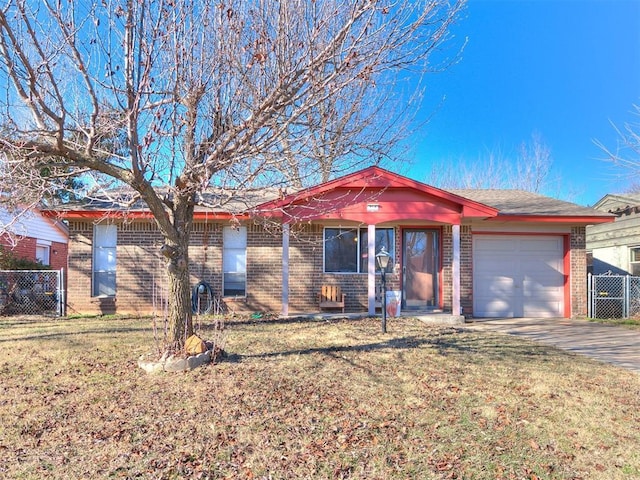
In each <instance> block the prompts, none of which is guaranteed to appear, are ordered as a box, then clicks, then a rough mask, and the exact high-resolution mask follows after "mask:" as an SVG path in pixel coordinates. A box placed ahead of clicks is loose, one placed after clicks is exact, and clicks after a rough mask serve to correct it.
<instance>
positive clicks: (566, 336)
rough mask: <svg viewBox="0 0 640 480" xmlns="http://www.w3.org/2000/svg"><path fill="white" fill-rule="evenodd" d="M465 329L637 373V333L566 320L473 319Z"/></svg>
mask: <svg viewBox="0 0 640 480" xmlns="http://www.w3.org/2000/svg"><path fill="white" fill-rule="evenodd" d="M465 327H468V328H470V329H473V330H489V331H494V332H501V333H505V334H509V335H517V336H520V337H526V338H529V339H531V340H535V341H537V342H540V343H544V344H547V345H552V346H554V347H558V348H561V349H563V350H567V351H570V352H574V353H579V354H582V355H587V356H588V357H592V358H595V359H596V360H600V361H601V362H607V363H611V364H613V365H618V366H620V367H624V368H627V369H630V370H633V371H635V372H636V373H640V330H632V329H627V328H624V327H617V326H613V325H603V324H600V323H594V322H589V321H587V320H574V319H567V318H503V319H487V320H484V319H475V320H473V321H472V323H467V324H465Z"/></svg>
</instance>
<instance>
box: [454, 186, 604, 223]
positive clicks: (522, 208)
mask: <svg viewBox="0 0 640 480" xmlns="http://www.w3.org/2000/svg"><path fill="white" fill-rule="evenodd" d="M449 191H450V192H451V193H454V194H456V195H459V196H461V197H465V198H468V199H469V200H473V201H475V202H479V203H482V204H484V205H487V206H490V207H493V208H495V209H497V210H498V211H499V212H500V215H551V216H577V217H603V216H607V214H606V213H603V212H601V211H598V210H596V209H594V208H591V207H583V206H582V205H577V204H575V203H571V202H565V201H564V200H558V199H555V198H551V197H546V196H544V195H540V194H537V193H532V192H527V191H524V190H497V189H487V190H478V189H463V190H449Z"/></svg>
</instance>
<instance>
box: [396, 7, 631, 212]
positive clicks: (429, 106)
mask: <svg viewBox="0 0 640 480" xmlns="http://www.w3.org/2000/svg"><path fill="white" fill-rule="evenodd" d="M453 32H454V34H455V36H456V41H457V42H458V44H459V43H461V42H462V41H463V40H464V39H465V38H467V39H468V43H467V45H466V47H465V49H464V51H463V53H462V58H461V60H460V61H459V62H458V63H457V64H455V65H453V66H452V67H450V68H449V69H448V70H447V71H445V72H444V73H437V74H432V75H431V77H429V78H428V79H427V82H428V91H427V101H426V102H425V103H426V105H425V107H424V113H425V114H433V115H434V116H433V118H432V119H431V120H430V122H429V123H428V124H427V125H426V129H425V130H424V136H421V137H415V138H414V142H415V147H414V150H413V152H412V159H413V161H414V162H415V163H414V165H413V166H412V167H411V169H410V171H409V172H408V174H409V176H411V177H413V178H415V179H417V180H420V181H426V178H427V175H428V173H429V172H430V171H431V169H432V167H433V165H437V164H438V163H439V162H454V163H455V162H473V161H474V160H475V159H478V158H481V157H482V156H483V155H485V156H486V153H487V152H489V151H494V152H496V151H497V152H500V154H501V155H502V156H503V157H507V156H509V155H511V154H513V153H515V151H516V150H517V148H518V147H519V145H520V144H521V143H522V142H526V141H529V140H530V139H531V136H532V134H533V133H534V132H537V133H538V134H540V135H541V137H542V139H543V141H544V143H545V144H546V145H547V146H548V147H549V148H550V149H551V153H552V156H553V167H552V174H551V176H554V177H556V178H559V179H561V180H562V184H563V186H562V188H561V189H560V190H559V191H558V190H557V191H554V192H543V193H547V194H552V195H554V196H560V197H561V198H565V199H568V200H570V201H574V202H576V203H580V204H584V205H592V204H593V203H595V202H596V201H597V200H599V199H600V198H601V197H602V196H603V195H605V194H606V193H610V192H619V191H621V190H622V189H624V188H625V187H626V184H625V181H627V180H628V179H629V178H630V174H629V173H626V174H625V175H623V177H624V178H622V179H621V178H620V177H619V175H616V174H620V173H624V172H616V171H615V170H614V169H613V167H612V166H611V165H610V164H609V163H607V162H604V161H602V160H601V159H602V158H603V157H604V154H603V152H602V150H600V149H599V148H598V147H597V146H596V145H595V144H594V140H599V141H601V142H602V143H604V144H605V145H607V146H609V147H610V148H615V145H616V142H617V136H616V133H615V131H614V129H613V127H612V126H611V122H614V123H615V124H617V125H620V126H621V125H622V124H623V123H624V122H626V121H632V120H634V119H637V120H640V119H638V118H637V117H634V115H632V113H631V110H632V107H633V104H638V103H640V0H469V1H468V5H467V8H466V11H465V14H464V16H463V17H462V18H461V19H460V21H459V22H458V24H457V25H456V27H455V28H454V30H453ZM443 98H444V101H442V103H441V105H440V106H439V107H437V108H436V105H437V104H439V103H440V101H441V100H442V99H443Z"/></svg>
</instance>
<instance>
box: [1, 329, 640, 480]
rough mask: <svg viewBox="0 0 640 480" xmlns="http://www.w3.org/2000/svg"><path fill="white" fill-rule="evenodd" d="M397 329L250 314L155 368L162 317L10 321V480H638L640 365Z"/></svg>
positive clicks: (6, 434) (4, 364)
mask: <svg viewBox="0 0 640 480" xmlns="http://www.w3.org/2000/svg"><path fill="white" fill-rule="evenodd" d="M207 328H208V326H207V325H206V323H205V324H204V326H203V331H204V332H206V330H207ZM388 330H389V333H387V334H386V335H383V334H382V333H380V323H379V319H366V320H351V321H346V320H340V321H268V320H247V321H235V322H233V323H229V324H228V325H227V334H228V338H227V343H226V350H227V352H228V355H227V357H225V358H224V359H223V360H222V361H221V362H220V363H218V364H216V365H209V366H206V367H203V368H200V369H197V370H194V371H191V372H188V373H179V374H175V373H174V374H166V373H165V374H160V375H149V374H146V373H145V372H144V371H142V370H141V369H139V368H138V367H137V365H136V360H137V358H138V356H139V355H141V354H143V353H146V352H147V351H149V350H150V349H151V348H152V346H153V332H152V325H151V320H149V319H114V318H102V319H100V318H96V319H73V320H70V319H66V320H64V319H43V320H29V319H17V318H5V319H0V379H1V381H2V390H1V393H0V454H1V456H0V478H12V479H19V478H25V479H40V478H122V479H134V478H142V479H144V478H167V479H170V478H171V479H173V478H175V479H178V478H194V479H195V478H210V479H214V478H215V479H218V478H229V479H236V478H239V479H282V478H290V479H346V478H352V479H365V478H366V479H407V478H415V479H429V478H436V479H440V478H442V479H444V478H460V479H591V478H607V479H617V478H620V479H622V478H628V479H631V478H638V477H640V376H638V375H637V374H635V373H632V372H629V371H625V370H622V369H620V368H617V367H613V366H605V365H602V364H600V363H597V362H595V361H593V360H589V359H587V358H583V357H580V356H575V355H571V354H568V353H565V352H561V351H559V350H556V349H553V348H551V347H546V346H542V345H537V344H533V343H530V342H528V341H524V340H522V339H517V338H514V337H507V336H502V335H498V334H492V333H486V332H470V331H466V330H465V329H464V328H453V327H433V326H427V325H424V324H422V323H420V322H418V321H416V320H413V319H404V318H403V319H400V320H396V319H390V321H389V322H388ZM204 336H205V337H206V334H205V335H204Z"/></svg>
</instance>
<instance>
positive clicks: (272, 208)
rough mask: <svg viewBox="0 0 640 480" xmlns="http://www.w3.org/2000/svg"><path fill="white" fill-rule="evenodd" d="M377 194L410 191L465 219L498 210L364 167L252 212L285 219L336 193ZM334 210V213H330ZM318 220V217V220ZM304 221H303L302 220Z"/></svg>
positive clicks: (380, 169)
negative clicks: (293, 211) (297, 208)
mask: <svg viewBox="0 0 640 480" xmlns="http://www.w3.org/2000/svg"><path fill="white" fill-rule="evenodd" d="M374 189H378V190H380V195H384V191H385V190H388V191H392V190H398V189H410V190H414V191H417V192H420V193H422V194H423V195H424V194H426V195H429V196H432V197H434V198H436V199H438V200H441V201H445V202H450V203H452V204H455V205H458V206H459V207H458V208H460V209H461V210H462V214H463V216H465V217H469V216H473V217H476V216H477V217H482V218H486V217H493V216H495V215H497V214H498V210H497V209H495V208H493V207H489V206H487V205H484V204H482V203H478V202H475V201H473V200H469V199H468V198H464V197H460V196H458V195H455V194H453V193H450V192H447V191H446V190H441V189H439V188H436V187H432V186H430V185H427V184H424V183H421V182H418V181H415V180H411V179H410V178H407V177H403V176H402V175H398V174H396V173H393V172H390V171H388V170H384V169H382V168H380V167H375V166H373V167H368V168H365V169H363V170H360V171H358V172H355V173H352V174H349V175H345V176H344V177H340V178H337V179H335V180H330V181H328V182H325V183H323V184H320V185H316V186H314V187H310V188H307V189H305V190H301V191H299V192H296V193H293V194H291V195H287V196H286V197H284V198H282V199H279V200H272V201H270V202H265V203H263V204H261V205H258V207H257V208H256V210H258V211H261V212H271V213H270V214H271V215H273V216H286V213H287V212H286V210H287V209H289V208H291V207H292V206H295V205H304V204H305V202H309V201H311V200H313V199H318V198H322V197H325V196H326V195H327V194H328V195H332V193H333V192H335V191H337V190H343V191H350V192H352V194H353V195H354V196H355V195H356V194H359V193H362V192H364V191H373V190H374ZM334 210H335V209H334ZM291 216H292V217H294V216H293V215H291ZM319 218H320V217H319ZM305 219H307V217H305Z"/></svg>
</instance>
